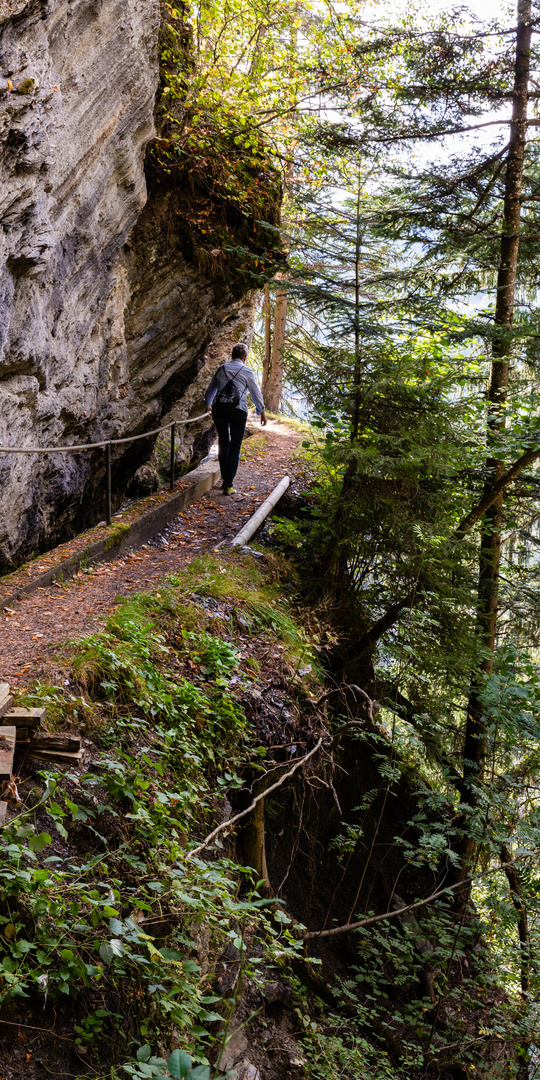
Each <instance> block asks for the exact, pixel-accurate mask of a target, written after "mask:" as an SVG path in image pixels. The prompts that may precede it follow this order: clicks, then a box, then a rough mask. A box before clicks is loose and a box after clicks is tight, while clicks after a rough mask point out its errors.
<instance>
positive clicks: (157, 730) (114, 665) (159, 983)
mask: <svg viewBox="0 0 540 1080" xmlns="http://www.w3.org/2000/svg"><path fill="white" fill-rule="evenodd" d="M273 579H274V580H273ZM288 588H289V587H288V586H287V584H286V583H284V582H283V581H279V580H278V575H277V571H275V572H274V570H273V569H272V565H270V569H269V566H268V564H266V565H265V567H264V569H263V568H262V567H261V566H260V565H257V563H256V562H255V560H251V559H246V558H245V557H242V556H236V557H234V556H222V557H221V558H210V557H204V558H201V559H199V560H196V561H195V562H193V563H192V564H191V565H190V566H189V567H188V568H187V569H186V570H185V571H183V572H182V573H181V574H179V575H178V576H176V577H174V578H172V579H168V580H167V581H164V582H163V583H162V585H161V587H160V588H158V589H157V590H156V591H155V592H153V593H151V594H141V595H139V596H137V597H135V598H134V599H130V600H129V601H125V602H123V603H122V604H121V606H120V607H119V608H118V610H117V611H116V612H115V614H114V615H113V617H112V618H111V619H110V621H109V623H108V625H107V628H106V630H105V631H104V632H103V633H101V634H99V635H97V636H95V637H92V638H87V639H84V640H82V641H80V642H78V643H77V644H76V645H74V646H73V647H71V648H70V650H69V653H68V655H67V656H66V657H65V667H66V678H65V680H64V683H65V685H62V686H45V685H37V686H35V687H34V688H33V690H32V692H30V693H26V694H25V695H24V702H25V703H26V704H32V705H35V704H38V703H39V704H43V705H45V706H46V707H47V714H48V717H49V719H50V724H49V726H50V727H54V728H57V729H58V728H63V729H64V730H65V729H67V728H71V729H74V730H75V729H76V730H78V731H79V732H80V733H81V734H82V735H83V737H84V738H85V740H86V746H87V757H86V761H85V763H84V766H83V767H82V768H81V769H80V770H77V769H72V770H70V771H68V772H64V771H54V770H44V769H41V770H39V771H34V772H33V773H30V774H29V773H28V768H29V765H26V766H24V767H22V768H21V772H22V774H23V779H22V782H21V784H20V785H19V794H20V797H21V799H22V802H21V803H18V804H17V805H14V804H13V803H12V804H11V807H12V810H11V818H10V820H9V821H8V824H7V826H6V827H5V828H4V829H3V830H2V832H1V834H0V843H1V847H2V853H1V859H0V889H1V893H0V940H1V946H2V957H1V961H0V962H1V965H2V976H1V978H0V1000H1V1002H2V1007H3V1016H4V1017H8V1016H9V1017H10V1020H8V1021H7V1023H8V1024H9V1023H11V1024H13V1025H15V1024H16V1023H18V1022H19V1021H21V1020H22V1021H23V1023H24V1024H26V1025H28V1029H29V1030H31V1029H32V1030H33V1029H34V1028H35V1029H37V1028H38V1027H39V1029H41V1030H42V1031H44V1030H52V1029H54V1031H55V1034H56V1040H55V1038H54V1037H53V1036H50V1038H47V1037H45V1036H44V1035H42V1036H41V1042H39V1041H38V1043H37V1044H36V1045H35V1046H34V1044H32V1048H29V1047H28V1046H27V1045H25V1046H23V1047H21V1046H19V1047H18V1050H19V1051H20V1053H19V1057H17V1053H16V1052H15V1053H12V1058H11V1061H12V1065H13V1066H14V1071H12V1075H13V1076H17V1075H23V1074H24V1076H25V1077H31V1076H33V1075H36V1076H37V1075H43V1074H42V1073H41V1072H40V1071H39V1067H40V1063H43V1064H44V1063H45V1062H47V1065H46V1066H45V1067H48V1068H49V1071H51V1063H52V1062H54V1074H55V1075H57V1076H61V1075H68V1074H69V1075H70V1076H74V1075H77V1076H93V1077H95V1078H98V1077H99V1078H101V1077H103V1078H105V1077H120V1076H127V1075H129V1076H132V1077H136V1078H139V1077H148V1076H169V1075H170V1076H172V1077H179V1076H182V1077H183V1076H187V1077H188V1078H189V1080H207V1078H209V1077H210V1076H212V1077H213V1076H216V1077H217V1076H221V1075H223V1070H221V1069H220V1067H219V1062H220V1058H221V1056H222V1051H224V1050H225V1047H226V1044H227V1042H228V1041H229V1040H230V1037H231V1034H232V1032H231V1030H229V1029H230V1021H231V1015H232V1013H233V1012H234V1009H235V1006H236V1003H237V998H238V994H239V993H240V990H241V987H242V986H243V985H244V983H245V981H246V979H247V980H249V985H250V986H252V987H256V986H257V985H258V983H259V982H261V981H262V982H264V979H268V977H269V976H268V971H269V970H272V969H273V967H275V968H276V969H277V970H279V968H280V967H282V966H283V964H286V963H287V962H288V959H289V958H292V957H294V956H296V955H297V953H298V951H299V950H300V949H301V944H300V943H299V942H298V941H297V940H296V939H295V938H294V937H293V936H292V934H291V933H290V929H289V927H290V922H289V919H288V917H287V915H286V914H285V913H283V912H282V911H281V910H280V909H277V910H276V909H275V905H271V904H270V903H269V901H268V900H267V899H265V898H264V896H263V895H261V894H260V892H259V891H258V885H260V883H257V881H255V880H253V873H252V872H251V871H249V870H247V869H246V868H245V867H242V866H239V865H236V863H235V862H233V861H232V858H231V857H230V856H231V855H234V851H233V849H232V848H230V849H228V848H227V847H226V846H224V845H226V844H227V840H226V839H225V835H226V831H224V832H223V834H222V836H223V837H224V839H222V838H220V836H217V837H216V839H215V841H214V842H213V843H212V845H209V846H208V847H207V848H205V849H204V850H201V851H200V852H197V851H196V849H197V848H198V847H199V845H200V844H201V841H202V840H203V839H204V837H205V836H206V835H207V834H208V833H209V832H210V831H211V830H212V829H213V828H214V827H215V826H216V825H217V824H219V823H220V822H222V821H224V820H226V819H227V816H229V815H230V814H231V812H232V806H231V804H235V803H236V802H237V800H238V797H239V793H241V789H242V787H243V784H244V780H243V779H242V776H243V775H246V774H249V775H250V776H251V777H252V778H253V777H254V776H255V777H256V776H257V774H258V772H260V771H264V769H265V761H267V759H268V755H269V748H270V747H271V746H272V743H274V744H275V743H276V741H278V742H283V730H284V724H285V727H287V725H288V728H289V731H290V733H291V737H294V738H296V739H297V740H300V741H302V739H303V741H304V743H306V742H309V739H310V738H312V731H311V729H310V724H311V726H312V719H311V720H310V707H309V705H308V703H309V701H310V698H311V697H312V695H313V693H314V692H315V693H318V692H319V689H320V683H321V675H320V670H319V661H318V651H317V648H316V647H315V646H319V648H320V633H319V635H315V636H316V637H317V636H318V641H314V640H313V637H312V635H313V634H314V629H313V627H311V633H308V632H307V630H306V628H305V627H303V626H302V625H301V624H300V622H299V620H298V618H296V617H293V616H292V615H291V607H290V605H287V603H286V600H285V599H284V597H285V594H286V591H287V589H288ZM319 629H320V628H319ZM276 703H277V704H276ZM286 705H287V707H288V708H287V709H286V708H285V706H286ZM306 706H307V707H306ZM283 712H286V714H287V716H286V720H285V721H284V719H283V717H282V715H281V714H282V713H283ZM305 717H307V720H305V719H304V718H305ZM302 726H303V729H302ZM278 732H279V738H277V737H276V736H277V733H278ZM312 741H314V740H313V739H312ZM272 749H273V750H275V746H274V747H272ZM288 753H290V751H289V750H288V749H287V748H285V749H284V754H285V758H286V755H287V754H288ZM275 757H276V755H275V754H273V760H275ZM192 852H193V853H194V854H192ZM263 969H264V975H263V974H262V972H263ZM217 971H220V972H221V975H220V978H219V979H218V980H217V981H216V979H217V976H216V972H217ZM259 971H261V974H259ZM59 1016H61V1017H62V1024H61V1025H60V1026H59V1020H58V1018H59ZM4 1023H6V1021H4ZM16 1030H17V1029H16V1027H15V1026H14V1027H13V1032H15V1031H16ZM6 1031H7V1032H8V1035H9V1031H10V1029H9V1027H8V1028H4V1029H2V1035H5V1032H6ZM19 1031H20V1029H19ZM6 1038H7V1036H6ZM36 1038H38V1040H39V1037H36ZM58 1039H60V1040H61V1042H60V1043H59V1042H58ZM4 1046H5V1047H6V1048H7V1046H8V1043H4ZM11 1049H12V1047H11ZM21 1055H22V1057H21ZM225 1056H226V1055H225ZM17 1061H21V1062H22V1065H21V1072H20V1074H19V1073H18V1072H17V1069H16V1063H17ZM210 1062H212V1063H213V1064H212V1065H210V1064H209V1063H210ZM34 1069H35V1070H36V1071H35V1073H34Z"/></svg>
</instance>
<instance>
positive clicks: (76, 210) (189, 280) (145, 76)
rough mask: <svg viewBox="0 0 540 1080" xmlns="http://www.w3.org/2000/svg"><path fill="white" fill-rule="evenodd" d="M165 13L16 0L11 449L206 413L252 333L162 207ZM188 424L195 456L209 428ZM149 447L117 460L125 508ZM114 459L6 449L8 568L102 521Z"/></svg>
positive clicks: (6, 380) (107, 3)
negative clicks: (217, 370)
mask: <svg viewBox="0 0 540 1080" xmlns="http://www.w3.org/2000/svg"><path fill="white" fill-rule="evenodd" d="M159 23H160V10H159V2H158V0H11V3H9V4H8V3H7V0H0V147H1V149H0V225H1V229H0V445H3V446H26V447H34V446H44V445H45V446H46V445H56V444H64V445H65V444H70V443H77V442H92V441H96V440H98V439H103V438H115V437H121V436H126V435H131V434H137V433H139V432H142V431H145V430H149V429H150V428H151V427H153V426H157V425H159V423H160V422H162V421H163V420H164V419H167V418H168V417H169V416H171V415H172V414H173V411H174V410H176V412H177V414H178V415H183V416H185V415H188V414H189V412H191V415H197V413H198V412H201V411H202V409H201V401H200V396H201V391H202V387H203V383H204V382H206V379H207V377H208V373H209V368H210V367H212V363H213V366H214V367H215V366H216V363H217V362H218V359H220V358H221V357H216V355H215V352H212V349H210V351H209V352H208V351H207V347H208V346H209V343H210V342H211V341H212V340H213V338H214V337H215V336H216V334H217V335H218V339H219V336H220V335H221V337H222V338H224V340H225V338H227V335H226V334H225V335H224V333H223V320H227V319H229V320H230V321H231V323H232V324H233V326H234V327H235V328H238V329H239V327H240V324H241V325H242V326H244V327H245V326H246V319H247V316H248V313H249V304H248V307H247V308H245V307H242V304H243V301H242V300H241V297H239V294H238V289H237V292H236V294H235V293H234V290H233V289H232V288H231V289H229V290H227V289H226V288H225V289H224V288H221V290H220V295H219V297H218V296H217V295H216V290H215V287H214V285H213V284H212V282H211V281H210V280H208V279H207V278H205V276H204V274H203V273H202V272H201V271H200V270H198V269H197V268H196V267H195V266H194V265H193V264H192V263H190V262H189V259H188V258H186V257H185V256H184V254H183V251H182V245H181V242H180V241H179V240H178V239H177V238H176V236H175V233H174V229H173V230H172V232H171V229H170V227H169V226H170V222H169V224H167V220H166V205H165V204H166V202H167V196H166V194H159V193H158V194H157V195H156V199H155V201H154V203H152V201H151V200H150V202H149V201H148V193H147V184H146V179H145V169H144V159H145V149H146V147H147V144H148V142H149V140H151V139H152V137H153V136H154V134H155V128H154V107H155V100H156V91H157V87H158V81H159V69H158V37H159ZM220 327H221V329H220ZM232 337H234V332H233V333H232ZM228 344H229V342H228V340H227V342H226V345H227V348H228ZM185 431H186V437H185V440H184V444H183V445H182V446H181V455H182V456H183V457H184V458H188V457H189V456H190V454H191V452H192V448H193V446H194V445H195V446H196V447H197V446H198V447H199V448H200V449H201V450H203V449H204V447H205V444H206V442H207V441H208V424H207V423H203V424H201V425H193V426H192V427H191V428H186V429H185ZM151 450H152V445H151V443H150V442H149V441H148V440H141V442H140V443H136V444H133V445H132V447H131V449H129V450H124V451H123V452H122V453H120V452H117V453H116V454H115V459H114V485H115V494H116V501H117V502H118V501H119V500H120V498H121V495H122V492H123V490H124V489H125V486H126V485H127V483H128V482H129V478H130V476H131V475H132V474H133V473H134V472H135V470H136V469H137V468H138V466H139V465H140V464H141V462H142V461H144V460H145V459H146V458H147V457H148V455H149V453H150V452H151ZM103 457H104V455H103V451H96V452H91V453H88V452H87V453H82V452H81V453H76V454H73V455H71V454H69V455H67V454H66V455H50V456H46V457H45V456H42V457H38V456H34V455H29V456H22V455H21V456H7V455H3V454H0V570H1V569H3V568H6V567H7V566H9V565H10V563H12V562H17V561H21V559H22V558H23V557H25V556H26V555H28V554H30V553H32V552H33V551H36V550H43V549H44V548H45V547H47V546H52V545H53V544H54V543H56V542H58V541H59V540H61V539H63V538H65V537H66V536H68V535H72V534H73V533H74V532H75V531H78V530H79V529H81V528H83V527H85V526H86V525H87V524H89V523H91V522H92V521H95V520H96V519H99V517H101V516H103V477H104V462H103Z"/></svg>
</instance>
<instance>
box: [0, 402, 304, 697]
mask: <svg viewBox="0 0 540 1080" xmlns="http://www.w3.org/2000/svg"><path fill="white" fill-rule="evenodd" d="M301 437H302V436H301V435H300V434H299V433H298V432H297V431H295V430H294V429H293V428H292V427H290V426H289V425H287V424H282V423H280V422H279V421H272V420H270V421H269V422H268V426H267V427H266V428H264V430H263V432H262V433H261V434H258V436H257V437H256V438H253V439H248V440H246V442H244V445H243V452H242V458H241V461H240V467H239V470H238V474H237V476H236V480H235V487H236V491H237V494H236V495H234V496H232V497H230V496H224V495H222V494H221V491H220V489H219V488H213V490H212V491H210V492H208V493H207V494H206V495H204V496H203V497H202V498H201V499H199V500H198V501H197V502H196V503H193V504H192V506H190V507H188V509H187V510H184V511H183V512H182V513H180V514H178V515H177V517H176V518H175V519H174V521H172V522H171V524H170V525H168V526H167V528H166V529H165V530H163V532H161V533H158V534H157V535H156V536H155V537H153V538H152V539H151V540H150V541H148V542H147V543H146V544H143V545H142V547H140V548H138V549H136V550H134V551H133V552H131V553H130V554H128V555H124V556H123V557H120V558H118V559H115V560H113V561H112V562H109V563H106V564H102V565H99V566H97V567H96V568H95V569H94V570H92V571H90V572H85V573H81V572H79V574H78V575H77V577H75V578H73V579H71V580H70V581H68V582H66V583H65V584H62V585H60V584H59V583H54V584H52V585H49V586H47V587H46V588H43V589H39V590H38V591H37V592H36V593H33V594H32V595H31V596H28V597H24V598H23V599H22V600H21V601H20V602H19V603H18V604H17V605H16V607H14V610H13V614H10V613H9V612H8V611H7V610H4V611H2V612H1V613H0V681H2V682H8V683H10V684H11V686H12V687H13V688H15V689H17V688H19V689H22V688H23V687H24V686H26V685H28V683H29V682H30V681H32V680H33V679H36V678H54V674H55V664H54V654H55V652H56V651H57V649H58V645H59V644H61V643H63V642H67V641H70V640H73V639H74V638H77V637H80V636H84V635H85V634H89V633H95V632H96V630H99V629H100V628H101V626H102V625H103V624H104V622H105V621H106V620H107V618H108V616H109V614H110V613H111V611H112V610H113V608H114V605H115V604H116V603H117V602H118V600H119V599H120V598H123V597H126V596H129V595H130V594H132V593H136V592H139V591H141V590H143V589H151V588H153V587H154V586H155V585H157V583H158V582H159V581H160V580H162V579H163V578H164V577H166V576H167V575H168V574H173V573H174V572H175V571H176V570H178V569H179V568H180V567H181V566H184V565H185V564H186V563H188V562H189V561H190V560H191V559H193V558H194V557H195V556H197V555H199V554H201V553H203V552H207V551H212V550H213V549H214V548H217V547H218V545H219V544H222V543H223V542H225V543H226V542H227V541H228V540H232V538H233V537H234V536H235V535H236V533H238V532H239V531H240V529H241V528H242V525H243V524H245V522H246V521H247V520H248V518H249V517H251V515H252V514H253V513H254V512H255V510H256V509H257V508H258V507H259V506H260V504H261V503H262V502H263V501H264V499H265V498H266V497H267V496H268V495H269V494H270V492H271V491H272V490H273V488H274V487H275V486H276V484H277V483H278V482H279V480H280V479H281V477H282V476H284V475H285V474H287V473H288V474H289V475H290V476H291V480H293V479H294V478H296V477H297V476H298V473H299V472H300V473H301V472H302V465H301V463H300V464H298V463H296V464H294V461H293V459H294V453H295V450H296V448H297V446H298V442H299V440H300V439H301Z"/></svg>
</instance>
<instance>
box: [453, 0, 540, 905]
mask: <svg viewBox="0 0 540 1080" xmlns="http://www.w3.org/2000/svg"><path fill="white" fill-rule="evenodd" d="M517 18H518V25H517V36H516V58H515V68H514V89H513V106H512V122H511V129H510V142H509V148H508V155H507V161H506V180H505V192H504V212H503V222H502V235H501V246H500V261H499V270H498V276H497V299H496V306H495V325H494V334H493V349H492V362H491V376H490V381H489V387H488V409H487V445H488V453H489V449H490V448H491V447H493V446H494V445H495V444H496V443H497V442H498V441H500V438H501V436H502V433H503V431H504V427H505V406H506V401H507V395H508V380H509V370H510V354H511V347H512V345H511V341H512V338H511V327H512V321H513V315H514V303H515V292H516V274H517V261H518V251H519V226H520V219H521V198H522V187H523V161H524V155H525V146H526V138H527V94H528V84H529V68H530V49H531V32H532V26H531V4H530V0H518V9H517ZM504 471H505V465H504V461H503V460H502V459H500V458H498V457H496V456H495V453H494V454H493V455H490V456H488V458H487V461H486V479H485V489H484V490H485V493H486V492H488V491H489V490H490V489H491V488H492V487H493V485H494V484H495V483H496V482H497V480H499V478H500V477H501V476H502V475H503V473H504ZM503 498H504V494H503V493H502V492H501V494H500V495H499V496H498V497H497V499H496V500H495V501H494V502H493V503H492V504H491V506H490V507H489V509H488V510H487V511H486V514H485V516H484V519H483V524H482V538H481V543H480V558H479V577H478V600H477V642H478V651H479V655H480V657H481V659H480V661H479V664H478V667H477V669H476V671H475V673H474V675H473V678H472V680H471V690H470V696H469V703H468V710H467V725H466V732H465V745H464V750H463V793H462V801H463V802H464V803H466V804H467V806H468V807H469V808H470V809H468V810H465V811H464V812H462V813H461V814H460V818H459V821H458V828H459V829H460V832H461V834H462V835H461V839H460V840H459V842H458V845H457V850H458V854H459V855H460V871H459V877H458V880H464V879H465V878H466V877H468V876H469V874H470V872H471V869H472V864H473V863H474V860H475V858H476V852H477V846H478V843H477V839H475V837H474V835H473V832H474V830H471V827H470V826H471V818H472V817H474V816H475V814H476V812H477V811H478V809H479V805H480V800H479V790H478V789H479V787H480V786H481V785H482V783H483V779H484V769H485V759H486V736H487V717H486V714H485V706H484V704H483V700H482V694H483V689H484V686H485V682H486V679H487V678H488V677H489V676H490V675H491V673H492V671H493V662H494V655H495V644H496V637H497V617H498V605H499V568H500V560H501V532H502V522H503V516H502V506H503ZM468 895H469V887H466V888H465V889H464V892H463V894H461V895H460V897H459V903H460V906H463V904H466V903H467V901H468Z"/></svg>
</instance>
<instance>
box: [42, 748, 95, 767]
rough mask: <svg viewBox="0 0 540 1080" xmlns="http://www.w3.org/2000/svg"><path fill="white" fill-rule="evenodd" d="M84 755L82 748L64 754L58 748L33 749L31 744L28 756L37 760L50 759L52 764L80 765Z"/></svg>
mask: <svg viewBox="0 0 540 1080" xmlns="http://www.w3.org/2000/svg"><path fill="white" fill-rule="evenodd" d="M84 755H85V751H84V750H77V752H76V753H75V754H65V753H62V752H61V751H60V750H34V748H33V746H32V748H31V750H30V751H29V755H28V756H29V757H31V758H36V759H39V761H47V762H49V761H50V762H52V763H53V764H54V765H80V763H81V761H82V760H83V758H84Z"/></svg>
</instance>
